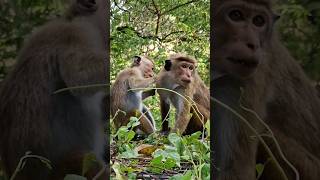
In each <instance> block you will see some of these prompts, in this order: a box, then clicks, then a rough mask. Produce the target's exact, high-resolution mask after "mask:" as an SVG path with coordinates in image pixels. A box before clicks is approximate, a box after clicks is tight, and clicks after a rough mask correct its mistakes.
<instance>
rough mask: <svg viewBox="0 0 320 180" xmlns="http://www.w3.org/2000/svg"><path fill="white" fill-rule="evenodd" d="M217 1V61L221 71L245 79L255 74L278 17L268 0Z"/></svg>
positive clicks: (215, 46) (215, 27) (215, 59)
mask: <svg viewBox="0 0 320 180" xmlns="http://www.w3.org/2000/svg"><path fill="white" fill-rule="evenodd" d="M258 2H259V3H257V1H255V3H252V2H251V1H245V0H239V1H226V2H225V1H224V2H223V4H221V3H222V1H217V3H216V4H221V5H220V6H219V5H217V7H219V8H217V9H216V11H215V12H214V16H213V19H214V38H215V39H214V42H215V44H214V46H213V48H214V50H213V51H214V64H213V66H215V67H216V68H217V69H218V70H219V71H220V72H221V73H224V74H227V75H232V76H234V77H236V78H240V79H245V78H248V77H250V76H251V75H253V73H254V72H255V71H256V69H257V67H258V66H259V64H260V63H262V62H263V58H262V57H263V53H264V52H265V47H266V45H267V44H268V42H269V40H270V39H271V36H272V29H273V24H274V22H275V20H276V19H277V17H278V16H275V15H274V14H273V13H272V11H271V9H270V2H268V1H267V0H259V1H258Z"/></svg>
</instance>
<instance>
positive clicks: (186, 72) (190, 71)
mask: <svg viewBox="0 0 320 180" xmlns="http://www.w3.org/2000/svg"><path fill="white" fill-rule="evenodd" d="M176 63H177V64H175V65H174V66H173V68H172V71H173V73H175V77H176V80H177V83H178V84H179V85H181V86H184V87H186V86H188V85H189V84H191V83H192V81H193V76H194V71H195V65H194V64H193V63H190V62H186V61H181V62H176Z"/></svg>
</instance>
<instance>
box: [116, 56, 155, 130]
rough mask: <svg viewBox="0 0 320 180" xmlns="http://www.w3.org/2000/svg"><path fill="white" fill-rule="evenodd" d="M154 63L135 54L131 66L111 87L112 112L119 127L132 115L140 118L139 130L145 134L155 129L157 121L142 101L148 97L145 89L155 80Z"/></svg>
mask: <svg viewBox="0 0 320 180" xmlns="http://www.w3.org/2000/svg"><path fill="white" fill-rule="evenodd" d="M153 66H154V63H153V61H152V60H150V59H149V58H147V57H144V56H135V57H134V58H133V63H132V65H131V67H130V68H126V69H124V70H123V71H121V72H120V73H119V74H118V76H117V78H116V80H115V82H114V84H113V85H112V87H111V114H112V116H114V123H115V125H116V127H117V128H119V127H121V126H125V125H126V124H128V122H129V118H130V117H131V116H136V117H139V118H140V125H139V126H138V128H139V130H141V131H143V132H144V133H145V134H151V133H153V132H154V131H155V122H154V119H153V117H152V115H151V113H150V111H149V110H148V109H147V107H146V106H145V105H144V104H143V103H142V100H143V99H144V98H146V96H143V90H132V91H131V90H130V89H135V88H147V87H148V86H150V85H151V84H152V83H154V82H155V78H154V72H153ZM136 113H138V114H136Z"/></svg>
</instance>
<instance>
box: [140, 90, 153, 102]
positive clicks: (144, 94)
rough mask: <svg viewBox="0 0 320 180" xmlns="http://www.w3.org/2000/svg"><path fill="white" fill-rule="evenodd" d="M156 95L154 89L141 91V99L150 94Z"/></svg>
mask: <svg viewBox="0 0 320 180" xmlns="http://www.w3.org/2000/svg"><path fill="white" fill-rule="evenodd" d="M154 95H156V90H155V89H150V90H147V91H143V93H142V100H144V99H146V98H148V97H150V96H154Z"/></svg>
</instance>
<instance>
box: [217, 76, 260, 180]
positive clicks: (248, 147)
mask: <svg viewBox="0 0 320 180" xmlns="http://www.w3.org/2000/svg"><path fill="white" fill-rule="evenodd" d="M214 85H215V88H214V89H213V95H214V97H215V98H216V99H218V100H219V101H221V102H223V103H225V104H226V105H228V106H229V107H231V108H233V109H234V110H236V111H238V112H239V109H240V107H239V105H238V104H239V98H240V88H239V87H238V86H235V85H234V82H233V81H230V80H228V79H221V81H214ZM212 107H213V114H212V116H213V123H212V127H213V128H211V135H212V136H213V144H214V145H213V152H214V153H213V159H214V162H213V163H214V164H215V168H214V174H213V175H214V177H213V178H214V179H217V180H225V179H237V180H246V179H255V164H256V161H255V154H256V147H257V140H256V138H255V139H252V138H250V137H249V136H250V135H249V134H248V133H246V132H247V129H246V127H245V126H244V124H243V123H241V121H240V120H239V118H238V117H236V116H235V115H233V114H232V113H231V112H230V111H229V110H228V109H226V108H224V107H222V106H221V105H219V104H217V103H216V102H213V106H212ZM248 142H250V143H248Z"/></svg>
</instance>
